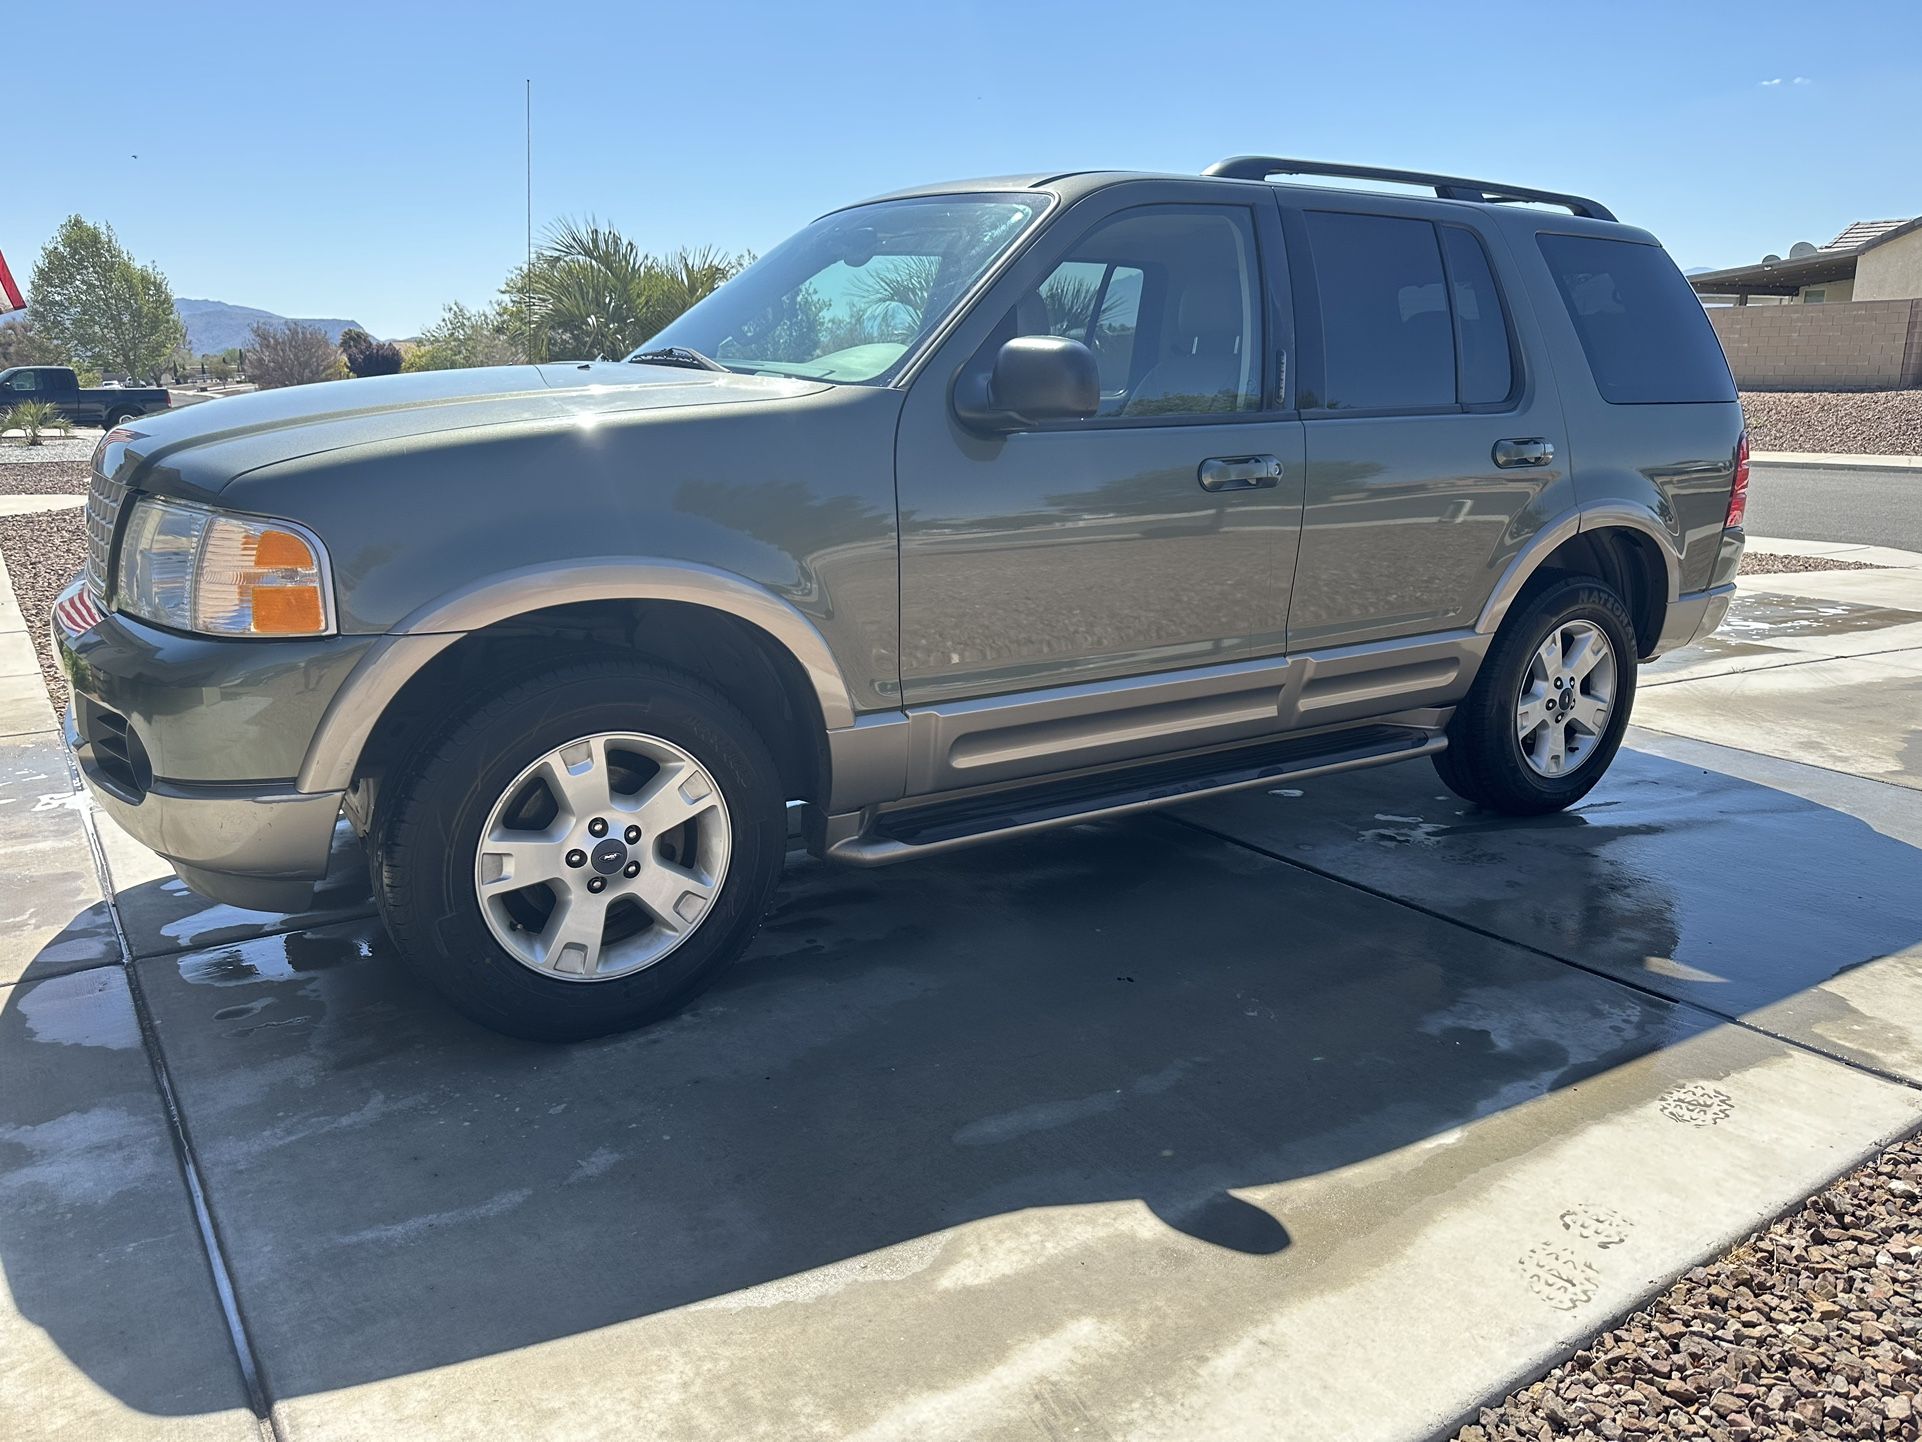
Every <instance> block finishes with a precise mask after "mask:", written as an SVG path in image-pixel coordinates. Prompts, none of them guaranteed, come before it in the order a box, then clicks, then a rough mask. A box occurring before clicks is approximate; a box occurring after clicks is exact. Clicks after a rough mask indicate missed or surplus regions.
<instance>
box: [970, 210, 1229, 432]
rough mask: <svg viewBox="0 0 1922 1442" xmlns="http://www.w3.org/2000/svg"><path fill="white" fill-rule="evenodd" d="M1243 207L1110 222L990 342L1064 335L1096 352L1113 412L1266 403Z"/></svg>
mask: <svg viewBox="0 0 1922 1442" xmlns="http://www.w3.org/2000/svg"><path fill="white" fill-rule="evenodd" d="M1260 274H1261V272H1260V267H1259V262H1258V258H1257V256H1256V252H1255V230H1254V222H1253V219H1252V217H1251V216H1250V215H1249V213H1248V212H1247V211H1245V210H1241V209H1236V208H1230V207H1226V206H1222V207H1194V208H1189V207H1184V206H1161V205H1152V206H1142V207H1141V208H1139V209H1137V210H1128V211H1123V212H1122V213H1121V214H1119V215H1116V216H1112V217H1110V218H1109V219H1107V220H1105V221H1102V222H1101V223H1100V224H1098V225H1096V226H1095V227H1094V228H1093V229H1092V230H1090V231H1089V232H1088V233H1087V235H1085V236H1083V237H1082V238H1081V239H1080V240H1079V241H1078V242H1076V244H1075V247H1074V249H1073V251H1072V252H1071V253H1070V254H1069V256H1068V257H1067V258H1066V259H1065V260H1063V261H1062V262H1061V264H1059V265H1057V266H1056V267H1055V268H1054V270H1053V272H1052V273H1050V275H1049V276H1048V278H1047V279H1046V280H1044V281H1043V282H1042V283H1041V284H1040V285H1039V286H1038V287H1036V288H1035V289H1034V290H1031V291H1029V292H1028V294H1026V295H1025V296H1023V297H1022V298H1021V299H1020V300H1019V301H1017V302H1015V306H1014V309H1013V310H1012V311H1011V312H1010V313H1009V315H1008V316H1007V318H1006V319H1005V321H1004V322H1003V324H1002V325H1001V326H1000V327H999V328H998V329H997V331H996V333H995V335H994V337H993V338H991V340H990V342H989V346H990V347H998V346H999V345H1000V344H1001V342H1002V341H1003V340H1005V339H1006V338H1007V337H1008V336H1011V335H1050V334H1052V335H1065V336H1069V337H1071V338H1073V339H1075V340H1078V341H1080V342H1082V344H1084V345H1086V346H1087V347H1088V348H1089V349H1091V350H1092V351H1093V352H1094V353H1095V360H1096V361H1097V363H1098V364H1099V366H1100V370H1101V410H1100V414H1101V415H1104V416H1187V415H1213V414H1218V413H1221V412H1225V411H1248V410H1255V409H1258V408H1259V406H1260V404H1261V303H1262V293H1261V282H1260Z"/></svg>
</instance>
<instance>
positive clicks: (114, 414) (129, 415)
mask: <svg viewBox="0 0 1922 1442" xmlns="http://www.w3.org/2000/svg"><path fill="white" fill-rule="evenodd" d="M139 414H140V412H138V411H130V410H117V411H108V412H107V414H106V416H105V418H104V419H103V420H102V421H101V422H100V423H101V425H103V426H105V427H106V428H107V429H108V430H112V429H113V428H114V427H115V426H124V425H125V424H126V423H127V422H128V421H130V420H132V419H133V418H134V417H135V416H137V415H139Z"/></svg>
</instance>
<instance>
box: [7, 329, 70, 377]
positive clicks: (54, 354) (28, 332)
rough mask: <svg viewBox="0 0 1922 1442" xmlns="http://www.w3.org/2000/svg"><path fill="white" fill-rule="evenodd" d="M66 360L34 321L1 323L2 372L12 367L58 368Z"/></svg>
mask: <svg viewBox="0 0 1922 1442" xmlns="http://www.w3.org/2000/svg"><path fill="white" fill-rule="evenodd" d="M66 359H67V358H66V356H65V355H64V354H63V353H62V352H61V350H60V347H59V346H57V345H55V344H54V343H53V342H52V341H51V340H49V339H48V338H47V335H46V333H45V332H44V331H42V330H41V329H40V327H39V326H37V325H35V324H34V323H33V321H32V320H30V319H29V320H9V321H0V371H3V370H6V369H7V368H8V367H10V366H57V365H62V364H64V363H65V362H66Z"/></svg>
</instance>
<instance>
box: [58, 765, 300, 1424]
mask: <svg viewBox="0 0 1922 1442" xmlns="http://www.w3.org/2000/svg"><path fill="white" fill-rule="evenodd" d="M67 781H68V784H69V785H70V786H72V787H73V788H74V790H75V792H76V793H79V790H80V778H79V776H78V774H77V773H76V772H75V770H74V764H73V759H72V758H71V757H69V758H68V760H67ZM80 828H81V831H82V833H83V834H84V835H85V837H86V839H87V852H88V855H89V856H90V857H91V858H92V861H93V868H94V873H95V875H96V876H97V877H98V879H99V882H100V894H101V896H102V897H103V898H104V899H105V905H106V908H107V916H108V919H109V921H110V923H111V924H112V926H113V934H114V943H115V945H116V946H117V947H118V948H119V951H120V969H121V972H122V973H123V975H124V976H125V978H126V982H127V993H128V996H129V998H130V999H131V1001H132V1003H133V1012H134V1021H135V1023H136V1024H137V1025H138V1027H139V1028H140V1046H141V1050H142V1052H143V1053H144V1055H145V1056H146V1058H147V1066H148V1068H149V1070H150V1071H151V1072H152V1073H153V1082H154V1089H155V1090H156V1091H157V1092H158V1093H159V1094H160V1111H161V1115H162V1117H163V1118H164V1119H165V1124H166V1130H167V1139H168V1140H169V1141H170V1142H171V1143H172V1145H173V1151H174V1161H175V1163H176V1164H177V1166H178V1168H179V1171H180V1181H181V1185H182V1187H183V1188H184V1189H185V1191H186V1193H187V1204H188V1208H189V1210H190V1211H191V1212H192V1213H193V1219H194V1230H195V1231H196V1233H197V1234H198V1235H199V1237H200V1248H201V1255H202V1259H203V1260H204V1261H205V1262H206V1264H207V1270H208V1273H209V1275H210V1277H211V1279H212V1281H213V1286H214V1295H215V1297H216V1298H217V1299H218V1300H219V1303H220V1312H221V1320H222V1321H223V1322H224V1323H225V1324H226V1327H227V1337H228V1340H229V1342H230V1343H231V1344H232V1346H233V1354H234V1365H235V1367H236V1368H237V1369H238V1370H239V1372H240V1380H241V1385H242V1387H243V1388H244V1389H245V1390H246V1393H247V1403H248V1406H249V1407H250V1409H251V1410H252V1412H253V1414H254V1422H255V1425H256V1426H257V1427H258V1428H259V1430H260V1436H261V1442H289V1439H288V1437H287V1435H286V1433H285V1431H284V1430H283V1429H282V1427H281V1425H280V1422H279V1420H278V1418H276V1417H275V1415H274V1409H273V1403H272V1401H271V1399H270V1398H269V1397H268V1395H267V1388H266V1383H265V1381H264V1378H263V1374H262V1372H261V1367H260V1359H259V1355H258V1353H257V1352H256V1351H255V1348H254V1343H253V1338H252V1336H251V1335H250V1333H249V1331H248V1328H247V1321H246V1317H245V1316H244V1314H243V1313H242V1311H241V1308H240V1297H239V1294H238V1292H237V1291H236V1290H235V1287H234V1280H233V1270H232V1267H231V1266H230V1264H229V1262H228V1258H227V1253H226V1248H225V1247H224V1246H223V1245H222V1243H221V1239H220V1229H219V1226H218V1224H217V1223H216V1222H215V1221H214V1215H213V1209H212V1208H211V1207H210V1206H209V1204H208V1201H207V1186H206V1178H205V1176H204V1175H203V1172H202V1168H201V1165H200V1159H199V1157H198V1156H197V1155H196V1154H195V1151H194V1145H193V1138H192V1136H191V1135H190V1134H189V1133H188V1130H187V1121H186V1118H185V1117H184V1116H183V1115H182V1114H181V1110H180V1103H179V1098H178V1096H177V1095H176V1093H175V1090H174V1084H173V1078H172V1076H171V1075H170V1074H169V1072H168V1070H167V1059H166V1056H165V1054H164V1053H163V1052H162V1051H161V1048H160V1034H159V1031H158V1030H157V1029H156V1027H155V1025H154V1018H153V1009H152V1008H151V1007H150V1006H149V1005H148V1002H147V994H146V990H145V988H144V987H143V986H142V985H141V980H140V968H139V967H138V966H136V965H135V964H134V963H135V958H134V954H133V946H132V944H131V943H130V942H129V941H128V939H127V930H126V927H125V926H123V925H122V924H121V920H120V907H119V904H118V902H117V901H116V899H115V896H114V888H113V874H112V872H111V870H110V869H109V868H108V866H107V852H106V848H105V846H104V845H103V844H102V843H101V840H100V829H99V825H98V823H97V821H96V819H95V817H94V815H93V812H92V811H91V809H88V808H82V809H81V811H80Z"/></svg>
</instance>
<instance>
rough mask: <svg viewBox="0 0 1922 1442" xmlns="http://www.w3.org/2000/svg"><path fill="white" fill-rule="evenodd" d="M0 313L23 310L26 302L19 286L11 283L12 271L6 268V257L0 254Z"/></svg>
mask: <svg viewBox="0 0 1922 1442" xmlns="http://www.w3.org/2000/svg"><path fill="white" fill-rule="evenodd" d="M0 302H4V304H0V315H5V314H6V313H7V312H8V311H10V310H25V309H26V308H27V302H26V301H25V300H24V299H23V298H22V297H21V295H20V287H19V286H17V285H15V284H14V283H13V272H12V271H10V270H8V269H7V258H6V257H5V256H4V255H0Z"/></svg>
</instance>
